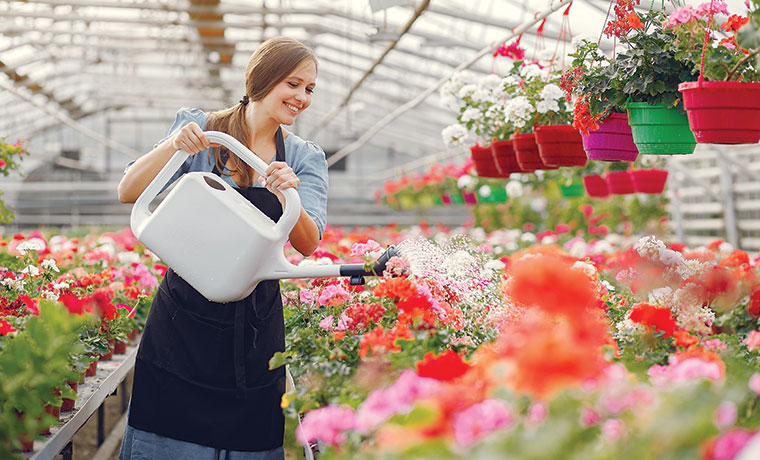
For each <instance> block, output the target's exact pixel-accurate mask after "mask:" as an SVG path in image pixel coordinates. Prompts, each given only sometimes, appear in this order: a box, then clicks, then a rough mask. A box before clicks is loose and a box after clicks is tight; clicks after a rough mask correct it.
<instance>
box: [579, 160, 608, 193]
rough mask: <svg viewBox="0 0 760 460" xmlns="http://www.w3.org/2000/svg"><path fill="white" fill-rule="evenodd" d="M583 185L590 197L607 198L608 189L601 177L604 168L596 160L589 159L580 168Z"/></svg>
mask: <svg viewBox="0 0 760 460" xmlns="http://www.w3.org/2000/svg"><path fill="white" fill-rule="evenodd" d="M582 171H583V172H582V178H583V186H584V187H585V188H586V194H588V196H590V197H591V198H607V197H608V196H610V189H609V187H608V186H607V181H606V180H604V177H602V173H603V172H604V168H603V167H602V166H601V165H600V164H599V163H597V162H596V161H589V162H588V163H587V164H586V166H585V168H583V170H582Z"/></svg>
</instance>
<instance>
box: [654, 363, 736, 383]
mask: <svg viewBox="0 0 760 460" xmlns="http://www.w3.org/2000/svg"><path fill="white" fill-rule="evenodd" d="M723 372H724V370H723V368H722V367H721V366H720V364H719V363H717V362H714V361H705V360H703V359H700V358H687V359H685V360H683V361H676V362H673V363H670V364H669V365H667V366H660V365H658V364H655V365H654V366H652V367H650V368H649V371H647V373H648V374H649V378H650V379H651V381H652V383H653V384H655V385H657V386H662V385H668V384H670V383H683V382H689V381H692V380H697V379H709V380H713V381H716V382H717V381H720V380H722V379H723Z"/></svg>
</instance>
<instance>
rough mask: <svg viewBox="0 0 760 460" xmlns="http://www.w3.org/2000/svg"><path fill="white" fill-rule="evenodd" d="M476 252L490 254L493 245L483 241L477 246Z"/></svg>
mask: <svg viewBox="0 0 760 460" xmlns="http://www.w3.org/2000/svg"><path fill="white" fill-rule="evenodd" d="M478 252H483V253H486V254H490V253H492V252H493V246H491V245H490V244H488V243H483V244H481V245H480V246H478Z"/></svg>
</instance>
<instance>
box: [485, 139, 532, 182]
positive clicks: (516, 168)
mask: <svg viewBox="0 0 760 460" xmlns="http://www.w3.org/2000/svg"><path fill="white" fill-rule="evenodd" d="M491 153H492V154H493V158H494V161H496V166H497V167H498V168H499V170H500V171H501V177H509V175H510V174H512V173H520V172H525V171H523V169H522V168H521V167H520V164H519V163H518V162H517V157H516V156H515V148H514V145H513V143H512V141H511V140H507V141H496V142H494V143H493V144H491Z"/></svg>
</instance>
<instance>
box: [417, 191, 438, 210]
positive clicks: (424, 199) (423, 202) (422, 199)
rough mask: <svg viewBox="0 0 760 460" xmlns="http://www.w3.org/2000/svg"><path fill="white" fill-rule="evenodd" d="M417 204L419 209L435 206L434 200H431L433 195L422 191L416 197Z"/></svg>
mask: <svg viewBox="0 0 760 460" xmlns="http://www.w3.org/2000/svg"><path fill="white" fill-rule="evenodd" d="M417 204H418V205H419V207H420V209H430V208H432V207H434V206H435V200H433V195H428V194H427V193H424V194H422V195H420V196H419V197H418V198H417Z"/></svg>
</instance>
